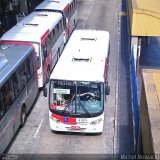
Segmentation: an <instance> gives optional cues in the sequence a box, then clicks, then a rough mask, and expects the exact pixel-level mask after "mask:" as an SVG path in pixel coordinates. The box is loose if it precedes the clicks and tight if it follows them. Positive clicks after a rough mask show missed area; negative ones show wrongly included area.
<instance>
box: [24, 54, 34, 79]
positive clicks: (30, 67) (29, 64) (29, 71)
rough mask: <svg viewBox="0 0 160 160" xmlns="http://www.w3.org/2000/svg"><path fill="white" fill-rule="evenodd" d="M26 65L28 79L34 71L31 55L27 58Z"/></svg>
mask: <svg viewBox="0 0 160 160" xmlns="http://www.w3.org/2000/svg"><path fill="white" fill-rule="evenodd" d="M26 67H27V75H28V79H30V78H31V77H32V75H33V73H34V66H33V58H32V57H29V58H28V59H27V62H26Z"/></svg>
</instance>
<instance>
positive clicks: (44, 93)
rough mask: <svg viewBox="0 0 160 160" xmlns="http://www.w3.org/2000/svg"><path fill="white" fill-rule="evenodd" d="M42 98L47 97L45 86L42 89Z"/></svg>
mask: <svg viewBox="0 0 160 160" xmlns="http://www.w3.org/2000/svg"><path fill="white" fill-rule="evenodd" d="M43 96H44V97H47V87H46V86H44V87H43Z"/></svg>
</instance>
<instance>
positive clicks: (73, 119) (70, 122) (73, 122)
mask: <svg viewBox="0 0 160 160" xmlns="http://www.w3.org/2000/svg"><path fill="white" fill-rule="evenodd" d="M52 117H54V118H56V119H57V120H59V121H61V122H62V123H65V124H76V118H71V117H66V118H67V119H68V120H67V122H66V121H64V119H65V117H63V116H59V115H56V114H53V113H52Z"/></svg>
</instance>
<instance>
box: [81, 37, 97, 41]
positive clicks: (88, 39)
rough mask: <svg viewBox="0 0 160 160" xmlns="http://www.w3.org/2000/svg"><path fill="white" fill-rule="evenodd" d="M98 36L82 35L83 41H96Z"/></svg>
mask: <svg viewBox="0 0 160 160" xmlns="http://www.w3.org/2000/svg"><path fill="white" fill-rule="evenodd" d="M96 40H97V38H96V37H81V41H96Z"/></svg>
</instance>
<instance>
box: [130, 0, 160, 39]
mask: <svg viewBox="0 0 160 160" xmlns="http://www.w3.org/2000/svg"><path fill="white" fill-rule="evenodd" d="M128 7H129V19H130V27H131V35H132V36H160V0H128Z"/></svg>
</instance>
